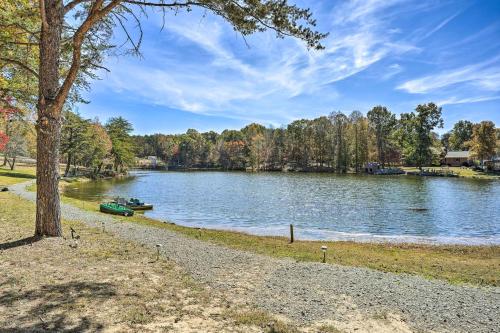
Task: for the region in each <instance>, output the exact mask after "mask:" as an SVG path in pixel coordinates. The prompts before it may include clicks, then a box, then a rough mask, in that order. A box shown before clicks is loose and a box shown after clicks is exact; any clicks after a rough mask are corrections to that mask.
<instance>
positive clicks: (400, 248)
mask: <svg viewBox="0 0 500 333" xmlns="http://www.w3.org/2000/svg"><path fill="white" fill-rule="evenodd" d="M30 172H31V173H32V171H30ZM11 179H12V180H16V182H17V183H18V185H15V186H14V185H13V184H12V186H13V188H12V189H11V190H12V191H13V193H14V194H16V193H18V194H20V195H21V194H22V197H26V196H27V197H29V198H31V200H34V199H33V198H34V193H33V192H32V191H33V190H34V186H33V185H32V186H31V188H30V189H29V190H31V191H29V190H28V189H24V188H25V187H26V185H27V184H28V182H26V179H25V178H11ZM0 180H1V179H0ZM21 183H23V184H21ZM31 184H34V180H32V181H31ZM65 184H75V183H74V182H72V183H69V182H68V183H66V182H61V185H62V186H64V185H65ZM9 187H11V186H9ZM61 199H62V205H63V206H64V205H66V206H68V205H71V206H73V207H75V209H76V208H78V209H81V210H82V213H83V212H84V211H86V212H88V215H89V216H94V215H95V216H99V218H98V219H99V220H100V219H108V217H109V216H108V215H106V214H102V213H99V212H98V211H99V208H98V207H99V206H98V202H96V201H82V200H78V199H73V198H68V197H65V196H62V197H61ZM113 218H115V219H116V220H118V221H119V222H120V224H122V225H123V226H126V225H130V227H133V226H134V225H142V226H143V227H148V228H151V229H152V231H151V232H152V233H155V231H154V230H155V229H156V230H158V232H160V230H162V229H163V230H165V231H168V232H173V233H175V234H178V235H179V237H187V238H192V239H196V240H201V241H204V242H208V243H211V244H214V245H218V246H223V247H227V248H230V249H235V250H240V251H244V252H248V253H253V254H259V255H265V256H268V257H274V258H278V259H287V260H292V261H297V262H319V261H320V260H321V258H322V253H321V246H323V245H326V246H327V247H328V251H327V253H328V255H327V260H326V261H327V263H328V264H333V265H342V266H348V267H360V268H369V269H374V270H377V271H381V272H387V273H397V274H400V273H406V274H410V275H416V276H421V277H424V278H426V279H437V280H445V281H447V282H449V283H452V284H471V285H475V286H500V246H499V245H469V244H467V245H436V244H415V243H407V242H406V243H398V244H396V243H387V242H377V243H375V242H364V243H363V242H354V241H307V240H299V239H296V240H295V242H294V243H291V244H290V242H289V239H288V237H283V236H256V235H250V234H248V233H243V232H236V231H228V230H225V231H220V230H215V229H204V228H196V227H195V228H193V227H186V226H182V225H179V224H174V223H171V222H170V223H169V222H162V221H160V220H155V219H152V218H149V217H146V216H143V215H142V214H136V215H135V216H133V217H113ZM299 234H300V232H299ZM299 234H298V235H297V236H298V237H299V238H300V235H299Z"/></svg>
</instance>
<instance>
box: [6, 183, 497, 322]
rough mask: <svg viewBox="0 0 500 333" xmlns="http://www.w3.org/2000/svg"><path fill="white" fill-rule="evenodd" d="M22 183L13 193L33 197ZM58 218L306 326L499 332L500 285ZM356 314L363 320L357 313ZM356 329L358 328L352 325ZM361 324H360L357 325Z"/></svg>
mask: <svg viewBox="0 0 500 333" xmlns="http://www.w3.org/2000/svg"><path fill="white" fill-rule="evenodd" d="M26 185H27V183H23V184H17V185H14V186H11V187H10V189H11V191H12V192H14V193H16V194H18V195H20V196H21V197H23V198H26V199H29V200H32V201H34V199H35V193H32V192H28V191H26V190H25V189H24V188H25V186H26ZM62 213H63V217H64V218H65V219H68V220H77V221H82V222H85V223H86V224H88V225H90V226H96V227H101V223H102V222H104V223H105V225H106V231H109V232H112V233H114V234H116V235H118V236H120V237H123V238H126V239H131V240H135V241H138V242H140V243H142V244H144V245H146V246H151V247H154V246H155V244H163V246H162V248H161V251H162V254H163V255H165V256H166V257H168V258H170V259H172V260H174V261H176V262H177V263H178V264H179V265H181V266H183V267H184V268H185V269H186V270H187V271H188V272H189V273H190V274H191V275H192V276H193V277H194V278H195V279H197V280H199V281H202V282H204V283H207V284H208V285H209V286H210V287H212V288H215V289H217V290H222V291H224V292H225V293H226V294H228V295H229V297H231V298H232V300H233V301H239V302H242V303H248V304H251V305H255V306H257V307H259V308H261V309H263V310H267V311H269V312H272V313H275V314H281V315H283V316H286V317H288V318H290V319H292V320H294V321H296V322H298V323H299V324H304V325H308V324H311V323H313V322H320V321H325V320H330V321H334V322H336V323H347V322H349V321H353V320H358V322H360V323H361V324H360V325H362V323H363V318H365V319H369V318H381V317H386V314H390V315H396V316H397V317H398V318H401V320H402V321H404V322H406V324H407V325H408V326H409V327H410V328H411V329H412V330H416V331H434V332H500V288H479V287H469V286H453V285H450V284H448V283H446V282H442V281H436V280H432V281H431V280H426V279H423V278H421V277H417V276H411V275H406V274H392V273H383V272H379V271H375V270H370V269H364V268H355V267H345V266H338V265H325V264H321V263H298V262H295V261H293V260H286V259H275V258H270V257H266V256H261V255H256V254H252V253H247V252H243V251H238V250H233V249H228V248H225V247H222V246H218V245H213V244H209V243H207V242H203V241H200V240H196V239H192V238H187V237H185V236H183V235H180V234H177V233H175V232H172V231H169V230H165V229H157V228H151V227H147V226H142V225H138V224H133V223H130V224H124V223H123V222H119V221H118V220H116V219H115V218H113V217H112V216H110V215H105V214H101V213H97V212H96V213H92V212H88V211H83V210H81V209H79V208H77V207H75V206H71V205H68V204H62ZM359 318H362V320H359ZM351 328H352V330H356V329H357V328H356V327H354V328H353V327H351ZM361 328H362V327H361Z"/></svg>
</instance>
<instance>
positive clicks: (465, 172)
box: [402, 167, 500, 180]
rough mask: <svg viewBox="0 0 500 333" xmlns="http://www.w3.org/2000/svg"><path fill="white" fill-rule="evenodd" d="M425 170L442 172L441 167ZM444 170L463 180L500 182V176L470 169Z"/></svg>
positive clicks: (412, 168)
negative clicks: (493, 180)
mask: <svg viewBox="0 0 500 333" xmlns="http://www.w3.org/2000/svg"><path fill="white" fill-rule="evenodd" d="M402 169H403V170H404V171H407V172H417V171H419V170H418V168H415V167H403V168H402ZM423 169H431V170H432V169H435V170H441V168H440V167H424V168H423ZM444 170H448V171H453V172H454V173H456V174H457V175H458V176H459V177H463V178H476V179H498V180H500V175H495V174H491V173H486V172H481V171H474V170H472V169H470V168H460V167H449V168H445V169H444Z"/></svg>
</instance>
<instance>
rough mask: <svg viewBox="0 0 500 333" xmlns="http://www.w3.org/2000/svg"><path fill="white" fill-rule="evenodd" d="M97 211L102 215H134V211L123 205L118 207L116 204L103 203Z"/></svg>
mask: <svg viewBox="0 0 500 333" xmlns="http://www.w3.org/2000/svg"><path fill="white" fill-rule="evenodd" d="M99 209H100V211H101V212H103V213H108V214H114V215H123V216H132V215H134V211H133V210H132V209H130V208H127V207H125V206H123V205H120V204H118V203H116V202H105V203H102V204H101V205H100V206H99Z"/></svg>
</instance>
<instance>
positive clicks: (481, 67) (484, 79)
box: [397, 57, 500, 94]
mask: <svg viewBox="0 0 500 333" xmlns="http://www.w3.org/2000/svg"><path fill="white" fill-rule="evenodd" d="M460 83H465V84H468V85H471V86H474V87H476V88H480V89H483V90H489V91H500V57H494V58H492V59H489V60H487V61H484V62H481V63H477V64H472V65H467V66H462V67H459V68H455V69H451V70H446V71H442V72H439V73H436V74H431V75H426V76H423V77H420V78H418V79H414V80H409V81H406V82H404V83H402V84H400V85H399V86H397V89H399V90H404V91H406V92H409V93H412V94H424V93H429V92H432V91H436V90H439V89H442V88H446V87H449V86H451V85H455V84H460Z"/></svg>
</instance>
